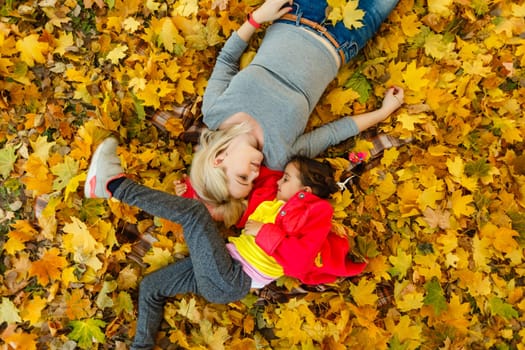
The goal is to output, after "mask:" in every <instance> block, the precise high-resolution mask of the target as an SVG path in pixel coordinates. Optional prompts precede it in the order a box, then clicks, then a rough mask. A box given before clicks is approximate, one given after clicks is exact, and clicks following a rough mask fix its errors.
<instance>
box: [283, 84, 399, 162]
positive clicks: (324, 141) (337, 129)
mask: <svg viewBox="0 0 525 350" xmlns="http://www.w3.org/2000/svg"><path fill="white" fill-rule="evenodd" d="M403 100H404V91H403V89H402V88H400V87H392V88H390V89H388V90H387V92H386V94H385V98H384V99H383V104H382V106H381V108H379V109H376V110H375V111H372V112H367V113H363V114H360V115H356V116H349V117H345V118H341V119H339V120H336V121H333V122H331V123H328V124H326V125H323V126H321V127H319V128H317V129H315V130H313V131H311V132H309V133H306V134H303V135H301V136H300V137H299V138H297V140H296V142H295V143H294V144H293V146H292V147H293V149H294V151H295V152H296V153H298V152H302V153H303V154H304V155H306V156H308V157H316V156H318V155H319V154H320V153H322V152H324V151H325V150H326V149H327V148H328V147H330V146H334V145H337V144H339V143H341V142H343V141H345V140H347V139H348V138H350V137H352V136H355V135H357V134H359V133H360V132H361V131H363V130H366V129H368V128H369V127H371V126H374V125H376V124H378V123H380V122H382V121H383V120H385V119H386V118H388V117H389V116H390V115H391V114H392V113H394V112H395V111H396V110H397V109H398V108H399V107H401V105H402V104H403Z"/></svg>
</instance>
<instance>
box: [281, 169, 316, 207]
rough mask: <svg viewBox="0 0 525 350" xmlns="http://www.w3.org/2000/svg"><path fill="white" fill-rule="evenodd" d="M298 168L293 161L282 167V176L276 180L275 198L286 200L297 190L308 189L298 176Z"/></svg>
mask: <svg viewBox="0 0 525 350" xmlns="http://www.w3.org/2000/svg"><path fill="white" fill-rule="evenodd" d="M299 175H300V173H299V169H297V166H296V165H295V164H293V163H289V164H288V165H287V166H286V168H284V174H283V177H281V179H280V180H279V181H277V199H279V200H282V201H285V202H287V201H288V200H290V198H292V197H293V196H294V195H295V194H296V193H297V192H299V191H303V190H308V189H307V187H305V186H304V185H303V183H302V182H301V180H300V178H299Z"/></svg>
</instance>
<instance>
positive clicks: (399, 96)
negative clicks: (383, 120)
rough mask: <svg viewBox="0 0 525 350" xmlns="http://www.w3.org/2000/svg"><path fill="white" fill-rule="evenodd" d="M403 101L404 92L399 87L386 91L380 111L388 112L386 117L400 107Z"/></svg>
mask: <svg viewBox="0 0 525 350" xmlns="http://www.w3.org/2000/svg"><path fill="white" fill-rule="evenodd" d="M404 100H405V91H404V90H403V88H401V87H399V86H393V87H391V88H390V89H388V90H387V92H386V94H385V98H384V99H383V104H382V106H381V109H385V110H387V111H388V115H390V114H391V113H393V112H394V111H395V110H396V109H398V108H399V107H401V106H402V105H403V103H404Z"/></svg>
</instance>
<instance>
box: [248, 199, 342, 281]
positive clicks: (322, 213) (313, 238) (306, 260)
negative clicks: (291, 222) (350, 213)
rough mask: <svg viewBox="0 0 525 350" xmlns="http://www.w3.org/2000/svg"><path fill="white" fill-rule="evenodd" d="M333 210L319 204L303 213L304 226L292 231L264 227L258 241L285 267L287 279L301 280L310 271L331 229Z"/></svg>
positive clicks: (272, 226) (277, 226)
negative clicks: (288, 277)
mask: <svg viewBox="0 0 525 350" xmlns="http://www.w3.org/2000/svg"><path fill="white" fill-rule="evenodd" d="M332 213H333V209H332V207H331V206H330V204H329V203H328V202H325V201H322V202H318V205H313V206H311V207H310V209H309V210H308V212H305V213H304V216H303V218H302V220H301V222H302V225H297V227H294V229H293V232H288V231H287V230H284V229H283V228H282V227H283V226H282V225H279V224H277V223H276V224H264V225H263V226H262V228H261V230H260V231H259V234H258V235H257V237H256V238H255V242H256V243H257V245H259V246H260V247H261V248H262V249H263V250H264V251H265V252H266V253H267V254H268V255H270V256H272V257H274V258H275V260H276V261H277V262H278V263H279V264H280V265H281V266H282V267H283V269H284V273H285V274H286V275H288V276H292V277H298V276H302V275H303V274H304V271H306V270H309V269H311V266H312V265H313V264H314V260H315V258H316V256H317V255H318V253H319V252H320V251H321V248H322V246H323V244H324V241H325V240H326V237H327V235H328V233H329V232H330V229H331V225H332V223H331V219H332Z"/></svg>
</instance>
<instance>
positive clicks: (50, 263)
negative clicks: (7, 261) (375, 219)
mask: <svg viewBox="0 0 525 350" xmlns="http://www.w3.org/2000/svg"><path fill="white" fill-rule="evenodd" d="M67 264H68V263H67V260H66V258H64V257H63V256H60V250H59V249H58V248H50V249H49V250H47V251H45V252H44V254H43V255H42V257H41V258H40V259H39V260H37V261H34V262H33V263H32V264H31V268H30V269H29V275H30V276H36V278H37V281H38V283H40V284H41V285H42V286H46V285H47V284H48V283H49V282H50V281H52V280H57V279H59V278H60V274H61V273H62V270H63V269H64V267H66V266H67Z"/></svg>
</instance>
